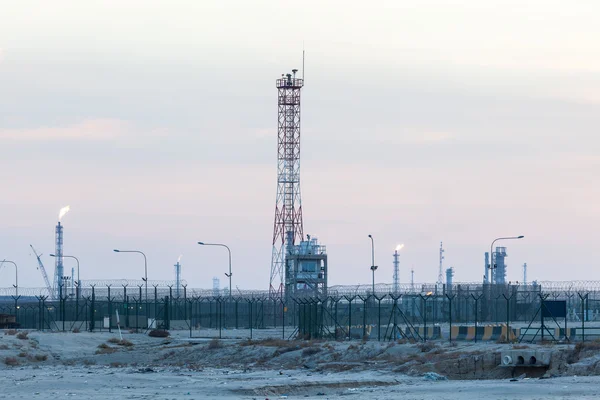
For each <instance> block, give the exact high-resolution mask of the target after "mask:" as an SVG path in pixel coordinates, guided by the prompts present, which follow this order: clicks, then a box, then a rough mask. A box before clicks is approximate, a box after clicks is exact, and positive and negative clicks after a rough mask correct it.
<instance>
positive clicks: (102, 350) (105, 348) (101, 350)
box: [96, 343, 117, 354]
mask: <svg viewBox="0 0 600 400" xmlns="http://www.w3.org/2000/svg"><path fill="white" fill-rule="evenodd" d="M116 351H117V349H116V348H114V347H110V346H109V345H107V344H106V343H102V344H100V345H99V346H98V350H96V354H112V353H115V352H116Z"/></svg>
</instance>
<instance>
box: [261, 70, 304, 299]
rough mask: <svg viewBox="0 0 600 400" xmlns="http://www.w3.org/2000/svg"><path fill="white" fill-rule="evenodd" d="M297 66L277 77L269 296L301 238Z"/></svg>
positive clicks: (280, 285)
mask: <svg viewBox="0 0 600 400" xmlns="http://www.w3.org/2000/svg"><path fill="white" fill-rule="evenodd" d="M296 72H298V70H296V69H294V70H292V74H286V75H282V76H281V78H280V79H277V81H276V86H277V104H278V112H277V199H276V202H275V222H274V226H273V252H272V254H271V278H270V280H269V293H270V295H271V296H274V295H279V296H281V295H282V294H283V293H282V292H283V283H284V282H285V279H284V276H283V274H284V271H285V268H284V265H285V258H286V254H287V253H288V252H291V251H292V249H293V246H294V245H295V244H296V243H300V242H301V241H302V239H303V229H302V201H301V198H300V92H301V89H302V87H303V86H304V79H300V78H296Z"/></svg>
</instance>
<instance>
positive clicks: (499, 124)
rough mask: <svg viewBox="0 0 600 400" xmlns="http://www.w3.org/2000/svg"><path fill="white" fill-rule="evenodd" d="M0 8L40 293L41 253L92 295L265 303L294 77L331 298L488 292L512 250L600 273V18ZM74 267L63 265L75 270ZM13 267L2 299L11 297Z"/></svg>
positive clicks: (454, 8) (557, 5)
mask: <svg viewBox="0 0 600 400" xmlns="http://www.w3.org/2000/svg"><path fill="white" fill-rule="evenodd" d="M4 3H5V4H3V5H2V12H1V13H0V149H1V158H0V182H1V183H2V186H1V187H2V195H1V196H0V210H1V211H0V224H1V225H0V259H2V258H6V259H11V260H14V261H16V262H17V263H18V265H19V281H20V282H19V284H20V286H22V287H25V286H29V287H41V286H43V281H42V277H41V275H40V273H39V272H38V271H37V270H36V266H37V265H36V260H35V258H34V257H33V256H32V254H31V251H30V249H29V244H30V243H31V244H33V245H34V246H35V247H36V249H38V250H39V251H41V252H43V253H44V256H43V261H44V262H45V264H46V267H47V269H48V271H49V272H50V273H52V272H53V270H54V263H53V259H52V258H50V257H48V256H47V255H48V254H50V253H53V252H54V227H55V225H56V220H57V214H58V211H59V209H60V208H61V207H63V206H65V205H67V204H69V205H71V212H70V213H69V214H68V215H67V216H66V217H65V218H64V221H63V222H64V226H65V228H64V229H65V233H64V236H65V254H72V255H76V256H78V257H79V258H80V260H81V278H82V279H111V278H113V279H118V278H125V279H139V277H141V275H142V273H143V260H142V259H141V258H139V257H136V255H133V254H131V255H128V254H115V253H113V252H112V249H113V248H123V249H138V250H143V251H145V252H146V254H147V255H148V275H149V278H150V279H151V280H152V279H164V280H167V279H174V269H173V264H174V263H175V262H176V260H177V257H178V256H179V255H180V254H183V258H182V264H183V267H182V268H183V278H184V279H186V280H187V281H188V283H189V284H190V286H192V287H211V286H212V281H211V279H212V277H213V276H218V277H220V278H221V284H222V286H225V285H226V279H225V276H224V275H223V273H224V272H225V271H226V269H227V254H226V251H225V250H224V249H220V248H202V247H200V246H198V245H196V244H195V243H196V242H197V241H206V242H222V243H226V244H228V245H229V246H230V247H231V249H232V252H233V273H234V274H233V281H234V286H239V287H240V288H242V289H251V288H254V289H266V288H267V287H268V282H269V272H270V261H271V241H272V230H273V215H274V207H275V194H276V193H275V191H276V173H277V170H276V168H277V166H276V157H277V153H276V141H277V138H276V128H277V126H276V121H277V120H276V117H277V106H276V96H277V91H276V89H275V79H277V78H278V77H279V76H280V75H281V73H284V72H289V71H290V70H291V69H292V68H300V67H301V64H302V48H303V46H304V48H305V49H306V86H305V89H304V91H303V99H302V101H303V103H302V168H301V176H302V178H301V179H302V198H303V211H304V231H305V233H309V234H311V235H313V236H316V237H318V238H319V240H320V241H321V242H322V243H323V244H325V245H327V249H328V253H329V267H330V272H329V273H330V275H329V276H330V281H329V283H330V285H336V284H357V283H369V282H370V280H371V275H370V270H369V266H370V256H371V253H370V241H369V239H368V237H367V235H368V234H372V235H373V236H374V238H375V245H376V264H378V265H379V269H378V271H377V274H376V281H377V282H387V283H391V280H392V272H393V271H392V254H393V250H394V248H395V247H396V245H397V244H398V243H404V244H405V248H404V249H403V250H402V256H401V271H400V276H401V281H402V282H408V281H409V280H410V268H412V267H414V269H415V279H416V280H417V281H420V282H422V281H428V282H434V281H435V280H436V278H437V270H438V249H439V243H440V241H443V242H444V247H445V248H446V253H445V256H446V259H445V266H453V267H454V268H455V270H456V272H455V280H456V281H480V280H481V276H482V275H483V253H484V252H485V251H488V250H489V246H490V243H491V241H492V240H493V239H494V238H495V237H498V236H506V235H520V234H523V235H525V236H526V238H525V239H523V240H521V241H518V242H505V243H504V244H505V245H506V246H507V247H508V255H509V257H508V259H507V262H508V279H509V280H513V281H515V280H521V277H522V274H521V265H522V264H523V263H524V262H527V264H528V267H529V273H528V275H529V279H530V280H531V279H539V280H600V271H599V270H598V269H597V267H598V262H597V259H596V251H595V250H596V245H597V243H598V242H599V240H600V235H599V234H598V228H597V226H598V225H599V223H600V188H599V186H598V184H597V182H598V178H599V177H600V138H599V136H598V126H600V53H599V52H598V48H599V46H598V44H599V42H598V40H599V39H598V38H600V24H598V15H600V3H599V2H598V1H596V0H579V1H577V2H565V1H554V0H543V1H537V0H536V1H533V0H520V1H516V0H480V1H472V0H469V1H468V0H462V1H459V0H456V1H450V0H448V1H442V0H438V1H433V0H426V1H424V0H421V1H402V0H394V1H371V2H363V1H349V0H346V1H326V2H324V1H311V0H305V1H301V2H281V1H246V0H243V1H225V0H219V1H209V0H202V1H169V2H166V1H147V0H146V1H128V0H119V1H85V2H82V1H64V0H53V1H19V2H8V1H5V2H4ZM69 261H70V260H66V261H65V264H66V267H67V269H70V267H71V263H70V262H69ZM13 276H14V272H13V271H12V267H10V266H6V267H3V268H2V269H0V287H8V286H11V285H12V283H13Z"/></svg>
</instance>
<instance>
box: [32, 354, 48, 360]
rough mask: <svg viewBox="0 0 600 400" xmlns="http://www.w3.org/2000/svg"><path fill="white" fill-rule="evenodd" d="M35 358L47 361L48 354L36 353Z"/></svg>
mask: <svg viewBox="0 0 600 400" xmlns="http://www.w3.org/2000/svg"><path fill="white" fill-rule="evenodd" d="M34 358H35V361H46V360H47V359H48V356H47V355H46V354H36V355H35V357H34Z"/></svg>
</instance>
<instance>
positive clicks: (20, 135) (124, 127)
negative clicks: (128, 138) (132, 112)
mask: <svg viewBox="0 0 600 400" xmlns="http://www.w3.org/2000/svg"><path fill="white" fill-rule="evenodd" d="M131 128H132V127H131V125H130V124H129V123H127V122H126V121H121V120H115V119H87V120H84V121H81V122H78V123H75V124H71V125H65V126H57V127H50V126H42V127H37V128H12V129H1V128H0V141H3V140H7V141H81V140H85V141H111V140H115V139H117V138H119V137H122V136H124V135H126V134H127V132H128V131H129V130H130V129H131Z"/></svg>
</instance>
